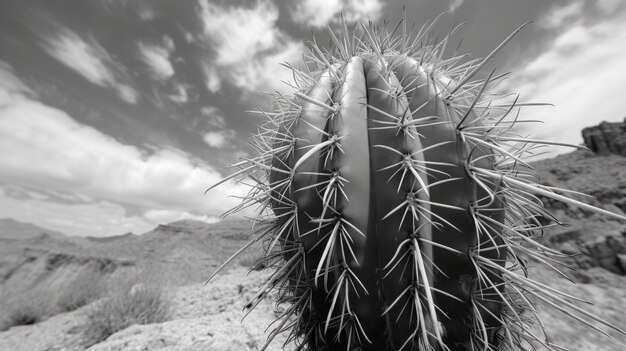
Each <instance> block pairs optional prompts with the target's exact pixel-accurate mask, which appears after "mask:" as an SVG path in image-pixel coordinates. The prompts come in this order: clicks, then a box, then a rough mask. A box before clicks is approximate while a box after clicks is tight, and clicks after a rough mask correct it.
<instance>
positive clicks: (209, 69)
mask: <svg viewBox="0 0 626 351" xmlns="http://www.w3.org/2000/svg"><path fill="white" fill-rule="evenodd" d="M202 69H203V72H204V77H205V79H206V88H207V89H208V90H209V91H210V92H212V93H217V92H218V91H220V89H221V88H222V82H221V80H220V76H219V74H218V72H217V67H216V66H212V65H209V64H208V63H204V64H203V65H202Z"/></svg>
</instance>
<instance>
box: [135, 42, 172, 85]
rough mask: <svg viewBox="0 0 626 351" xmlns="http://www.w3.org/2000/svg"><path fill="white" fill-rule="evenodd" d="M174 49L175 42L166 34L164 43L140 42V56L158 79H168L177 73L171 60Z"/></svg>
mask: <svg viewBox="0 0 626 351" xmlns="http://www.w3.org/2000/svg"><path fill="white" fill-rule="evenodd" d="M173 50H174V42H173V41H172V39H171V38H170V37H167V36H166V37H165V38H164V39H163V45H156V44H147V43H139V58H140V59H141V60H142V61H143V62H144V63H145V64H146V65H147V66H148V68H150V73H151V74H152V76H153V77H154V78H155V79H156V80H159V81H166V80H167V79H169V78H171V77H172V76H173V75H174V73H175V71H174V67H173V66H172V63H171V62H170V54H171V52H172V51H173Z"/></svg>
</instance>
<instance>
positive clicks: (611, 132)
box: [582, 119, 626, 156]
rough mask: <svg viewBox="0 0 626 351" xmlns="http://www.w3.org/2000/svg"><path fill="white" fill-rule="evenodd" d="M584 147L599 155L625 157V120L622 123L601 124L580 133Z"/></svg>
mask: <svg viewBox="0 0 626 351" xmlns="http://www.w3.org/2000/svg"><path fill="white" fill-rule="evenodd" d="M582 136H583V140H584V141H585V145H586V146H587V147H588V148H589V149H591V151H593V152H595V153H597V154H600V155H609V154H616V155H621V156H626V119H624V122H616V123H611V122H602V123H600V124H599V125H597V126H593V127H587V128H585V129H583V131H582Z"/></svg>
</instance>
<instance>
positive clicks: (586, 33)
mask: <svg viewBox="0 0 626 351" xmlns="http://www.w3.org/2000/svg"><path fill="white" fill-rule="evenodd" d="M567 6H571V5H567ZM568 11H569V10H568ZM625 20H626V14H624V13H622V14H618V15H616V16H614V18H613V19H609V20H604V21H600V22H597V23H591V24H583V22H582V21H578V24H576V25H573V26H570V27H569V28H567V29H566V30H564V31H562V32H561V33H559V34H558V35H557V36H556V37H555V39H554V41H553V42H552V43H551V45H549V46H548V47H547V48H546V49H545V51H544V52H543V53H542V54H540V55H539V56H537V57H535V58H533V59H532V60H530V61H529V62H525V63H524V64H523V66H521V67H519V68H512V72H514V74H513V76H512V77H511V78H510V79H509V84H515V85H516V88H515V90H516V91H518V92H520V93H521V96H522V99H523V100H530V101H539V102H548V103H553V104H555V105H556V107H553V108H552V107H550V108H548V107H544V108H540V109H533V110H530V109H529V110H527V111H526V112H525V114H526V115H527V116H529V117H532V118H533V119H534V118H537V117H538V118H539V119H541V120H543V121H544V122H545V123H544V124H542V125H541V126H539V127H536V128H534V130H532V132H533V134H534V135H535V136H537V137H539V138H549V139H553V140H558V141H564V142H570V143H579V142H582V137H581V136H580V130H581V129H582V128H584V127H587V126H590V125H594V124H597V123H599V122H601V121H603V120H607V121H617V120H621V119H623V117H624V113H625V111H626V100H624V98H623V82H624V81H626V68H625V66H624V59H625V58H626V46H625V45H623V44H624V43H625V42H626V24H625V23H626V21H625ZM551 150H552V154H554V153H559V152H566V151H568V149H564V148H551Z"/></svg>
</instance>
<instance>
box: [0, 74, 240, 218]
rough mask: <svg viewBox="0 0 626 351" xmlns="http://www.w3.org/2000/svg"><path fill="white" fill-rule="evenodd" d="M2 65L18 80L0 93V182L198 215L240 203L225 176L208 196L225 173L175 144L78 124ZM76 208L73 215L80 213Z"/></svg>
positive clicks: (236, 188)
mask: <svg viewBox="0 0 626 351" xmlns="http://www.w3.org/2000/svg"><path fill="white" fill-rule="evenodd" d="M7 67H9V66H8V65H6V64H3V65H0V68H3V69H2V70H1V71H0V72H2V73H0V77H2V76H6V77H13V78H11V81H13V82H15V84H14V85H13V86H12V87H11V88H5V87H4V86H5V85H7V84H6V83H5V84H4V85H0V87H1V88H0V97H2V96H9V94H12V95H14V96H15V97H16V98H13V99H9V100H5V101H3V105H2V109H1V110H0V135H2V136H3V137H2V138H0V154H2V155H3V156H2V157H1V158H0V183H5V184H14V185H16V186H22V187H26V188H29V189H52V190H56V191H59V192H65V193H76V194H81V195H84V196H86V197H88V198H92V199H95V200H94V201H97V202H102V203H113V204H118V205H120V206H122V205H128V206H133V207H137V208H144V209H146V210H171V211H178V212H180V213H183V212H188V213H190V214H193V215H196V216H202V215H207V216H215V215H219V214H221V213H222V212H223V211H225V210H227V209H229V208H230V207H233V206H235V205H236V204H237V200H236V199H231V198H229V196H231V195H243V194H244V193H245V191H246V189H245V188H244V187H242V186H237V185H234V184H232V183H230V182H229V183H226V184H224V185H222V186H220V187H219V188H216V189H214V190H213V191H212V192H211V193H210V195H208V196H210V197H211V198H212V200H211V201H209V198H208V196H204V195H203V193H204V191H205V190H206V189H207V187H208V186H210V185H211V184H214V183H216V182H217V181H219V180H220V179H221V178H222V176H221V175H220V174H219V173H218V172H217V171H215V170H213V169H212V168H211V167H210V166H209V165H207V164H206V163H204V162H203V161H201V160H198V159H195V158H193V157H191V156H190V155H188V154H186V153H184V152H181V151H179V150H175V149H161V150H156V151H152V152H148V151H145V150H142V149H139V148H137V147H135V146H133V145H128V144H124V143H122V142H120V141H118V140H115V139H114V138H112V137H110V136H108V135H106V134H103V133H101V132H100V131H98V130H96V129H94V128H92V127H90V126H87V125H84V124H81V123H79V122H77V121H76V120H74V119H73V118H72V117H70V116H69V115H68V114H67V113H65V112H64V111H61V110H58V109H55V108H52V107H50V106H47V105H44V104H42V103H40V102H38V101H35V100H33V99H31V98H29V97H27V96H25V95H21V94H22V92H23V88H21V87H20V86H21V83H20V82H21V81H20V80H19V79H18V78H17V77H15V75H14V73H13V72H12V70H7V69H6V68H7ZM9 68H10V67H9ZM96 207H97V206H96ZM2 208H6V207H4V206H3V207H2ZM49 208H52V207H49ZM94 211H95V210H94ZM75 213H76V212H75ZM75 213H74V220H75V221H77V222H81V221H83V219H82V217H80V216H78V217H77V216H75Z"/></svg>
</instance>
